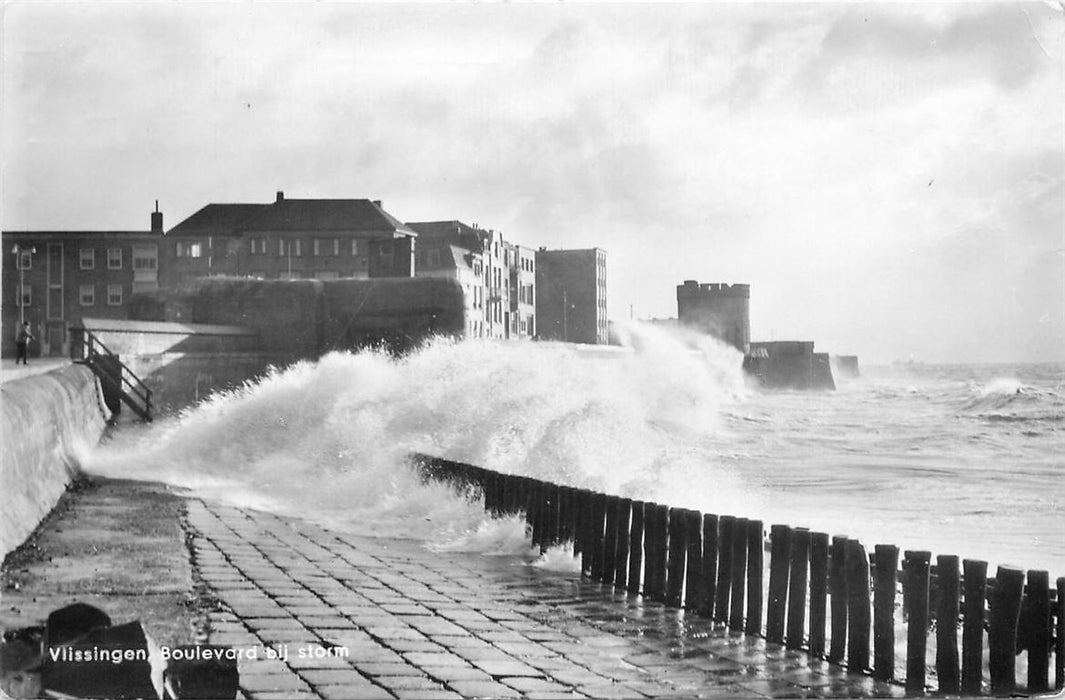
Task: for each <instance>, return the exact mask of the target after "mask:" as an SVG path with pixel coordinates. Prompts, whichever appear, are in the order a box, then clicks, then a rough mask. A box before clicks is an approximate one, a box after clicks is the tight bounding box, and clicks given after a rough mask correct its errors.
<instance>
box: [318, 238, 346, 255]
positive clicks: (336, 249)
mask: <svg viewBox="0 0 1065 700" xmlns="http://www.w3.org/2000/svg"><path fill="white" fill-rule="evenodd" d="M314 254H315V255H316V256H322V257H325V256H336V255H340V239H339V238H315V239H314Z"/></svg>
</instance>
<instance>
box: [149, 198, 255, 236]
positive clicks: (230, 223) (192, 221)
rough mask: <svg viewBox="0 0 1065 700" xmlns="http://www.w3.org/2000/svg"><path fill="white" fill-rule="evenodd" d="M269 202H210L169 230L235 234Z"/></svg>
mask: <svg viewBox="0 0 1065 700" xmlns="http://www.w3.org/2000/svg"><path fill="white" fill-rule="evenodd" d="M269 206H270V205H269V204H208V205H207V206H205V207H204V208H203V209H200V210H199V211H198V212H196V213H195V214H193V215H192V216H190V217H189V218H187V219H185V220H184V221H182V222H181V223H180V224H178V225H177V226H175V227H173V228H172V229H170V230H169V231H167V235H168V236H170V235H178V236H224V235H227V234H233V233H235V232H236V231H237V229H238V228H239V227H240V226H241V225H242V224H244V223H245V222H246V221H248V220H249V219H251V218H252V217H254V216H255V215H256V214H258V213H259V212H260V211H262V210H263V209H265V208H267V207H269Z"/></svg>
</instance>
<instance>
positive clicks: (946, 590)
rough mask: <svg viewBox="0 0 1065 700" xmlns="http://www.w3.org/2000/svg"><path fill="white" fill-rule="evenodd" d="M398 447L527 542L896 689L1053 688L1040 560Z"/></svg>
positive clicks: (1051, 611)
mask: <svg viewBox="0 0 1065 700" xmlns="http://www.w3.org/2000/svg"><path fill="white" fill-rule="evenodd" d="M411 461H412V463H413V465H414V466H415V467H416V468H417V469H418V471H419V472H420V474H421V475H422V477H423V478H424V479H426V480H432V481H443V482H448V483H451V484H453V485H455V486H456V487H457V488H458V489H460V490H462V491H465V492H467V493H468V494H470V495H473V496H476V497H479V498H483V499H484V508H485V510H486V511H487V512H488V513H490V514H492V515H494V516H497V517H499V516H507V515H518V516H520V517H523V518H524V519H525V521H526V523H527V529H528V531H529V532H530V533H531V537H532V541H533V545H534V546H539V547H541V548H546V547H549V546H551V545H556V544H560V543H563V542H567V541H571V542H572V543H573V553H574V555H576V556H579V557H580V560H581V571H582V575H583V576H587V577H589V578H591V579H592V580H596V581H601V582H602V583H604V584H609V585H613V586H614V587H615V589H620V590H624V591H627V592H628V593H631V594H633V595H641V596H643V597H644V598H645V599H647V600H649V601H654V602H658V603H663V604H665V605H667V606H671V607H675V608H683V609H686V610H690V611H691V612H692V613H693V614H696V615H700V616H703V617H711V618H713V619H714V620H715V621H717V622H719V623H721V624H723V625H727V626H728V627H729V628H730V629H731V630H734V631H737V632H745V633H747V634H754V635H758V636H763V637H764V638H765V639H766V640H767V641H769V642H774V643H778V644H783V645H785V646H786V647H788V648H791V649H796V650H802V651H805V652H807V653H809V654H810V655H812V656H816V657H823V658H825V659H827V660H828V661H829V662H832V663H836V664H839V665H842V666H846V668H847V669H848V670H849V671H852V672H858V673H870V674H871V675H872V676H873V677H874V678H876V679H878V680H886V681H890V680H900V678H901V680H902V681H903V682H904V683H905V686H906V691H907V694H908V695H922V694H924V693H926V692H929V691H933V692H936V693H939V694H958V693H961V694H963V695H970V696H971V695H980V694H983V693H987V692H989V693H991V694H993V695H998V696H1002V695H1011V694H1014V693H1017V692H1029V693H1041V692H1046V691H1047V690H1049V689H1050V688H1051V687H1054V688H1056V689H1059V690H1060V689H1061V688H1063V687H1065V663H1063V660H1065V610H1063V603H1065V578H1058V579H1057V580H1056V582H1055V583H1054V585H1053V586H1052V585H1051V581H1050V577H1049V574H1048V572H1046V571H1041V570H1028V571H1025V570H1022V569H1018V568H1014V567H1007V566H1000V567H998V569H997V571H996V572H995V575H994V576H989V575H988V565H987V563H986V562H983V561H978V560H970V559H966V560H964V561H959V558H958V557H956V556H953V555H940V556H938V557H936V560H935V563H934V564H933V563H932V557H931V553H930V552H927V551H906V552H903V553H902V557H901V559H900V551H899V548H898V547H895V546H894V545H877V546H876V547H875V548H874V550H873V552H872V553H869V552H867V550H866V548H865V546H864V545H863V544H862V543H861V542H860V541H858V540H855V539H850V538H847V537H843V536H836V537H830V536H829V535H828V534H827V533H823V532H810V531H809V530H807V529H805V528H796V527H790V526H787V525H772V526H771V527H770V529H769V532H768V537H767V533H766V530H765V527H764V524H763V522H762V521H759V520H753V519H747V518H741V517H736V516H732V515H721V516H719V515H716V514H704V513H700V512H698V511H694V510H691V509H684V508H670V507H669V506H667V505H663V504H658V503H651V502H643V501H637V500H632V499H627V498H621V497H618V496H612V495H607V494H604V493H599V492H594V491H590V490H587V489H578V488H574V487H570V486H565V485H560V484H556V483H552V482H547V481H542V480H539V479H534V478H529V477H524V476H518V475H511V474H501V473H498V472H494V471H491V470H488V469H484V468H482V467H478V466H474V465H469V464H464V463H461V462H455V461H450V460H444V459H439V458H436V457H431V456H428V455H423V454H414V455H412V456H411ZM767 544H768V547H767V546H766V545H767ZM767 550H768V554H769V556H768V559H767V558H766V557H765V554H766V551H767ZM900 563H901V568H900ZM900 593H901V596H900ZM933 629H934V634H932V633H931V630H933ZM900 630H902V634H900V633H899V631H900ZM959 635H960V639H959ZM897 638H899V639H900V640H901V639H905V645H904V647H903V653H902V655H901V656H903V658H904V660H905V664H904V666H903V668H904V672H903V673H902V674H899V673H898V661H899V660H898V659H897V656H898V655H899V654H898V650H897V647H898V645H897V643H896V639H897ZM959 641H960V644H959ZM1018 659H1021V660H1022V661H1023V666H1022V665H1021V664H1019V663H1018ZM1052 661H1053V668H1052V663H1051V662H1052ZM930 668H931V669H932V672H931V673H930V672H929V671H930ZM1051 671H1053V681H1051ZM1019 677H1020V680H1019ZM933 681H934V682H933Z"/></svg>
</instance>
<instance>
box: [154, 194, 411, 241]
mask: <svg viewBox="0 0 1065 700" xmlns="http://www.w3.org/2000/svg"><path fill="white" fill-rule="evenodd" d="M247 231H374V232H381V231H392V232H394V233H398V234H401V235H404V236H416V235H418V234H417V233H416V232H415V231H414V230H412V229H411V228H409V227H408V226H407V225H406V224H404V223H403V222H402V221H400V220H399V219H397V218H396V217H394V216H392V215H391V214H389V213H388V212H386V211H385V210H384V209H382V208H381V205H380V204H379V203H377V202H374V201H370V200H369V199H280V200H278V201H276V202H273V203H272V204H208V205H207V206H205V207H204V208H202V209H200V210H199V211H198V212H196V213H195V214H193V215H192V216H190V217H189V218H187V219H185V220H184V221H182V222H181V223H180V224H178V225H177V226H175V227H173V228H172V229H170V231H169V232H168V235H172V234H177V235H181V236H187V235H199V236H212V235H236V234H240V233H244V232H247Z"/></svg>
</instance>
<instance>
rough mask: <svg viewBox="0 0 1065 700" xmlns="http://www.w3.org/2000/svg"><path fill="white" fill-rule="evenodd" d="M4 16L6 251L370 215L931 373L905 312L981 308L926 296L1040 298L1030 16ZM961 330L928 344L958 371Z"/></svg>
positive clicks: (1035, 16) (1059, 133)
mask: <svg viewBox="0 0 1065 700" xmlns="http://www.w3.org/2000/svg"><path fill="white" fill-rule="evenodd" d="M12 7H14V8H16V9H14V10H13V11H9V12H8V13H7V15H5V20H6V22H5V27H4V31H5V36H4V38H5V42H4V52H5V53H4V58H5V66H6V69H5V73H4V80H5V83H4V89H5V109H4V115H3V118H4V152H3V156H4V163H5V172H4V202H3V204H4V213H5V226H7V227H12V226H17V227H20V228H45V227H67V228H78V227H86V226H89V227H93V228H96V227H99V228H108V227H117V228H125V227H134V226H137V225H138V224H141V223H143V224H146V223H147V211H148V210H150V208H151V203H152V201H153V200H154V199H155V198H159V199H161V200H162V205H163V207H164V209H165V210H166V212H167V217H168V223H176V221H178V220H180V219H181V218H183V217H184V216H187V215H188V214H191V213H192V212H193V211H195V210H196V209H198V208H199V207H201V206H203V205H204V204H205V203H207V202H211V201H269V200H270V199H272V196H273V192H274V191H275V190H277V189H283V190H285V191H286V192H287V193H288V194H289V195H290V196H304V197H372V198H381V199H384V200H385V204H386V207H387V208H388V209H389V210H390V211H392V212H393V213H395V214H396V215H398V216H400V217H401V218H404V219H407V220H422V219H443V218H459V219H464V220H466V221H468V222H477V223H480V224H482V225H484V226H487V227H492V228H496V229H503V230H504V231H505V232H506V233H507V235H508V236H509V237H510V238H511V239H513V240H516V241H518V242H520V243H524V244H526V245H530V246H534V247H535V246H538V245H549V246H563V245H566V246H580V247H586V246H592V245H598V246H602V247H605V248H607V249H608V250H609V251H610V266H611V267H610V279H611V289H610V298H611V300H612V303H613V304H614V306H613V307H612V309H611V311H612V313H613V314H614V315H616V316H627V315H628V307H629V304H633V305H634V306H635V307H636V311H637V315H640V314H646V315H655V316H666V315H670V314H672V313H674V312H675V299H674V297H673V294H674V292H673V290H674V287H675V285H676V284H677V283H678V281H680V280H683V279H685V278H698V279H702V280H703V281H717V280H720V281H740V282H751V283H753V284H755V287H754V290H753V299H752V310H753V312H754V313H755V317H756V321H755V326H756V328H755V334H756V335H759V336H760V337H765V336H766V335H768V334H769V332H770V331H771V330H773V331H775V332H776V333H778V334H780V335H787V336H791V337H799V336H803V335H807V334H812V335H815V336H816V337H817V338H818V339H819V340H821V339H824V340H823V342H828V341H829V340H831V341H832V342H833V343H838V345H839V346H843V345H845V346H846V348H847V349H849V350H850V351H853V352H859V353H863V354H866V355H868V354H869V353H870V352H875V353H881V354H882V355H881V356H883V355H887V356H888V359H890V358H891V357H892V356H902V357H905V356H907V354H908V352H909V350H908V349H907V344H912V343H918V344H920V349H921V352H922V354H925V355H931V354H934V352H938V350H937V349H936V347H937V346H936V345H935V342H934V341H935V339H936V338H937V337H938V336H939V335H940V331H941V330H942V328H944V327H946V326H945V322H944V319H943V317H942V315H941V314H940V315H937V314H938V312H935V313H933V312H934V310H935V307H934V306H933V307H932V308H931V309H930V310H926V309H925V306H927V305H921V304H920V300H922V299H937V300H944V301H945V302H946V301H948V300H949V302H950V304H951V305H952V306H953V307H954V308H957V309H962V308H963V307H964V303H965V301H966V300H970V301H974V302H975V301H976V300H980V304H981V305H985V306H986V305H987V304H989V303H990V304H991V306H992V307H993V308H994V309H995V312H996V313H999V312H1001V313H1008V308H1007V307H1005V306H1001V305H998V304H997V302H996V303H991V302H995V299H994V298H993V297H992V298H988V299H983V298H982V297H981V295H982V294H983V292H982V291H981V292H979V293H975V294H962V293H957V292H955V291H953V290H954V289H955V286H959V287H960V286H964V285H967V284H973V283H975V282H976V281H978V280H979V279H981V278H982V275H985V274H993V275H996V279H998V280H999V281H1000V282H1002V283H1003V284H1005V283H1009V284H1014V283H1016V285H1020V286H1019V287H1018V289H1019V290H1023V293H1024V294H1027V295H1029V296H1028V297H1025V298H1029V297H1031V298H1034V297H1035V296H1037V294H1036V293H1037V292H1038V291H1039V289H1043V291H1044V292H1045V294H1046V295H1050V294H1053V293H1055V291H1056V288H1048V285H1049V284H1050V282H1048V280H1049V279H1050V277H1049V275H1050V272H1048V270H1049V271H1051V272H1052V271H1053V270H1054V269H1056V268H1054V267H1053V265H1051V264H1048V263H1047V262H1046V258H1045V256H1046V254H1047V253H1046V251H1047V250H1054V249H1057V248H1063V247H1065V244H1063V243H1062V242H1061V241H1060V232H1061V230H1062V228H1063V224H1062V221H1063V219H1065V215H1063V213H1062V211H1061V205H1060V201H1061V199H1062V197H1061V186H1062V185H1061V183H1062V179H1063V171H1065V153H1063V150H1065V149H1063V148H1062V143H1063V141H1065V124H1063V116H1062V110H1061V94H1062V93H1063V91H1065V76H1063V70H1062V66H1063V65H1065V60H1062V59H1063V58H1065V48H1063V43H1065V42H1063V40H1062V37H1063V36H1065V33H1063V32H1062V28H1063V24H1062V20H1061V13H1060V12H1059V13H1056V14H1055V13H1054V12H1053V11H1052V10H1050V9H1049V8H1046V7H1043V6H1036V5H1005V4H1002V5H976V6H972V7H970V6H967V5H869V4H851V5H844V6H835V5H823V4H813V5H802V6H795V5H789V4H783V5H781V4H771V5H742V4H741V5H721V4H712V3H711V4H691V5H689V4H683V5H668V4H667V5H611V6H605V7H604V6H595V5H574V4H570V3H560V4H552V5H543V4H536V5H513V4H483V3H481V4H466V5H417V6H411V5H398V6H397V5H385V4H375V3H370V4H359V3H338V4H321V3H317V4H304V3H300V4H298V5H284V4H280V5H279V4H260V3H223V4H212V5H202V4H195V5H192V6H191V7H190V6H188V5H186V4H146V5H138V6H136V7H135V8H134V7H132V6H127V5H122V6H120V7H117V8H116V7H113V6H111V5H106V4H103V3H84V4H77V5H69V4H64V5H62V6H60V5H56V4H43V5H42V4H35V5H32V4H20V5H15V6H12ZM974 232H975V233H974ZM981 232H983V233H981ZM989 232H990V233H989ZM969 239H972V240H974V241H975V240H977V239H978V240H981V241H984V243H980V244H975V243H974V244H973V245H972V246H971V247H967V246H966V244H965V242H966V241H967V240H969ZM911 251H912V252H911ZM1001 251H1005V253H1006V257H1007V259H1008V261H1009V264H1008V265H1007V266H1006V268H1004V269H996V268H995V258H994V256H995V255H997V254H998V253H999V252H1001ZM965 256H969V257H965ZM970 257H971V261H970V262H967V263H966V265H965V267H964V269H962V270H960V271H955V270H953V269H951V270H949V271H947V272H945V273H941V274H937V273H935V270H936V269H937V268H938V267H947V266H949V265H955V266H956V265H957V261H958V260H961V259H963V258H964V259H966V260H969V258H970ZM919 260H921V261H923V260H927V261H928V262H927V263H923V262H922V263H918V262H917V261H919ZM1048 265H1049V266H1048ZM947 278H950V279H951V280H953V282H955V283H957V284H956V285H954V284H945V283H941V281H942V280H944V279H947ZM902 291H904V292H905V293H902ZM914 304H917V305H919V306H921V315H922V316H921V318H922V320H921V321H920V324H924V325H920V324H916V322H915V321H914V319H913V315H914V314H913V311H912V307H913V305H914ZM980 308H981V307H980V306H979V305H977V306H974V307H973V309H974V311H973V314H974V315H973V318H972V319H971V320H972V325H973V326H976V325H981V326H982V325H983V324H985V323H992V322H991V321H986V320H985V319H983V318H979V319H978V318H976V313H978V312H979V309H980ZM1014 317H1016V314H1014V315H1013V316H1012V317H1011V318H1010V319H1003V320H1001V322H1000V326H1001V327H1003V328H1005V327H1006V326H1008V325H1009V324H1011V323H1013V320H1012V318H1014ZM869 319H876V321H877V322H876V324H873V323H872V322H871V321H869ZM964 320H965V319H964V318H963V317H962V316H961V315H958V316H956V317H955V321H954V322H952V324H953V325H952V326H951V328H952V330H951V333H953V334H956V335H957V337H958V338H964V339H968V340H966V341H965V342H962V341H961V340H959V341H957V342H955V341H954V340H953V336H952V339H951V340H950V343H947V341H946V339H943V338H940V346H942V347H947V346H948V345H949V346H950V348H951V351H953V350H954V349H956V348H958V347H970V348H976V347H977V344H976V343H975V342H972V337H973V335H974V333H975V331H973V332H970V331H967V330H966V323H965V322H964ZM977 322H979V323H977ZM918 325H920V328H918V327H917V326H918ZM911 327H912V328H911ZM891 328H895V329H897V330H896V332H894V333H891V332H890V331H889V330H885V329H891ZM903 329H905V332H903ZM1010 334H1011V335H1013V336H1018V335H1020V334H1019V333H1017V332H1016V329H1014V331H1011V333H1010ZM1040 342H1041V341H1040ZM1035 345H1038V343H1035V344H1032V345H1031V346H1032V347H1034V346H1035ZM1002 347H1003V348H1006V347H1007V346H1006V345H1003V346H1002ZM1040 347H1045V345H1040ZM1009 348H1010V350H1009V351H1010V352H1013V351H1014V350H1017V348H1015V347H1014V346H1012V345H1011V346H1009ZM841 349H842V348H841ZM1004 351H1005V350H1004ZM1017 351H1018V352H1020V350H1017Z"/></svg>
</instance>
